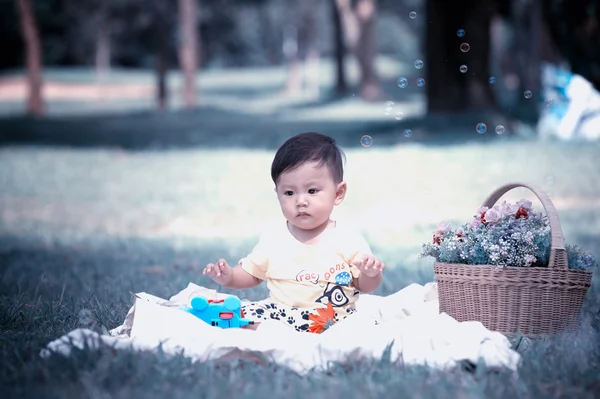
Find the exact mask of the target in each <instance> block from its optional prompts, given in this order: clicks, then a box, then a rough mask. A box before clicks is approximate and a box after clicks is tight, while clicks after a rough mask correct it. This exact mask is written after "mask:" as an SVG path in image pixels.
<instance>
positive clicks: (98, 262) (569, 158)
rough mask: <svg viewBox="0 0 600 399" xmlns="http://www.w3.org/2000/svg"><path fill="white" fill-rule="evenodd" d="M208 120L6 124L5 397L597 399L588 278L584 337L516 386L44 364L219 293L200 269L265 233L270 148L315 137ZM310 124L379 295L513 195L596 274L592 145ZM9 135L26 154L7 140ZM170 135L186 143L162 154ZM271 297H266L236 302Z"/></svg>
mask: <svg viewBox="0 0 600 399" xmlns="http://www.w3.org/2000/svg"><path fill="white" fill-rule="evenodd" d="M336 106H338V107H339V106H341V105H340V104H337V105H336ZM345 106H347V107H350V109H352V107H358V106H357V105H352V104H346V105H345ZM332 107H333V106H332ZM326 108H327V107H325V109H326ZM330 109H331V108H330ZM221 111H223V109H222V108H221ZM380 111H381V110H379V111H378V112H380ZM211 112H212V111H210V110H206V109H201V110H199V111H197V112H187V113H186V112H182V113H180V114H164V115H154V114H148V117H147V118H144V116H143V115H142V116H140V115H139V114H137V115H132V116H121V117H110V118H105V119H102V117H95V118H96V119H92V117H91V116H89V117H77V118H71V119H69V118H66V119H65V118H63V119H61V118H58V117H56V118H54V119H52V120H50V121H43V122H40V121H30V120H25V119H20V118H12V119H4V120H2V121H0V125H1V127H3V128H4V130H3V131H2V133H0V138H2V139H3V140H2V142H3V145H2V146H1V147H0V165H2V168H1V169H0V187H1V190H0V268H1V270H2V277H1V279H0V303H1V304H0V330H1V336H0V355H1V359H2V360H0V389H1V390H2V392H3V393H4V397H19V398H24V397H36V398H39V397H93V398H109V397H111V398H112V397H114V398H131V397H144V398H160V397H166V396H168V397H171V398H188V397H190V396H191V395H198V396H200V397H205V398H213V397H261V396H265V397H290V398H291V397H313V398H321V397H323V398H325V397H329V398H331V397H415V398H420V397H423V398H430V397H440V398H442V397H443V398H448V397H460V398H482V397H492V398H505V397H521V398H540V397H544V398H546V397H547V398H559V397H560V398H565V397H577V398H588V397H589V398H592V397H597V395H598V392H600V373H599V370H600V283H599V280H600V279H599V278H598V276H597V275H596V277H595V278H594V281H593V286H592V288H591V289H590V291H589V293H588V296H587V298H586V302H585V304H584V311H583V315H582V325H581V329H580V331H579V332H578V334H576V335H575V336H570V337H556V338H552V339H548V340H541V341H536V342H531V343H529V344H528V345H522V344H521V345H519V346H518V348H517V349H518V351H519V352H521V353H522V355H523V364H522V365H521V367H520V369H519V372H518V374H517V375H514V374H512V373H509V372H491V371H489V370H486V369H485V368H484V367H478V368H476V369H475V370H472V369H462V368H460V369H456V370H454V371H451V372H440V371H435V370H430V369H427V368H424V367H408V366H403V365H400V364H391V363H390V362H389V361H386V359H382V360H381V361H365V360H357V361H351V362H348V364H339V365H333V367H332V369H331V370H330V371H329V372H328V373H313V374H310V375H308V376H305V377H302V376H299V375H296V374H294V373H293V372H291V371H289V370H286V369H284V368H282V367H278V366H275V365H272V364H268V365H263V366H258V365H255V364H253V363H248V362H245V361H241V360H240V361H233V362H217V361H216V362H210V363H205V364H199V363H197V364H193V363H191V362H190V361H189V360H188V359H186V358H183V357H174V358H173V357H167V356H165V355H162V354H160V353H158V354H151V353H130V352H126V351H114V350H112V349H110V348H104V349H103V350H100V351H98V352H90V351H82V352H77V353H75V354H74V355H73V356H71V357H68V358H63V357H59V356H55V357H51V358H49V359H42V358H40V357H39V351H40V350H41V349H42V348H43V347H44V346H45V345H46V344H47V343H48V342H49V341H51V340H54V339H56V338H58V337H60V336H62V335H63V334H65V333H67V332H69V331H71V330H73V329H75V328H77V327H88V328H92V329H94V330H96V331H98V332H102V331H105V330H106V329H111V328H113V327H115V326H117V325H119V324H121V322H122V321H123V319H124V317H125V313H126V312H127V310H128V308H129V307H130V306H131V304H132V301H131V293H132V292H141V291H145V292H148V293H151V294H154V295H158V296H161V297H169V296H171V295H173V294H175V293H177V292H178V291H180V290H181V289H183V288H185V286H186V285H187V284H188V282H195V283H196V284H200V285H205V286H208V287H211V288H215V285H214V284H213V283H212V282H210V281H209V280H208V279H207V278H205V277H203V276H201V274H200V271H201V269H202V267H203V266H204V265H205V264H206V263H208V262H211V261H214V260H216V259H218V258H219V257H225V258H226V259H228V260H229V261H230V262H231V263H235V262H236V261H237V260H238V259H239V258H241V257H242V256H244V255H245V254H246V253H247V252H248V251H249V250H250V249H251V248H252V245H253V243H254V242H255V240H256V238H257V235H258V234H259V233H260V228H261V224H262V223H264V221H265V220H266V219H274V218H279V217H281V216H280V211H279V209H278V208H277V202H276V199H275V197H274V194H273V192H272V182H270V181H269V167H270V162H271V160H272V157H273V154H274V147H275V146H276V145H278V144H280V143H281V142H282V141H283V140H284V139H285V138H286V137H287V136H290V135H292V134H294V133H296V132H298V131H299V130H300V129H302V130H304V128H305V127H307V126H311V124H312V123H313V121H311V120H309V119H306V120H301V121H300V122H297V123H298V124H294V121H290V120H286V118H283V117H282V118H279V119H277V120H270V119H269V118H267V117H263V118H259V117H257V121H258V122H257V124H256V126H254V125H248V120H251V118H253V117H254V116H255V115H254V116H253V115H250V116H249V115H245V116H244V115H241V113H236V115H237V116H238V117H239V119H238V120H237V121H236V120H235V118H231V119H229V118H227V115H223V114H220V113H218V112H213V115H212V118H211ZM223 112H225V111H223ZM227 112H231V111H230V110H229V111H227ZM337 112H341V113H346V112H348V110H347V109H344V110H342V111H337ZM292 114H293V112H292ZM350 114H352V112H349V115H350ZM248 118H249V119H248ZM146 119H150V121H148V120H146ZM366 119H368V118H365V120H366ZM324 121H327V124H324ZM96 122H97V123H96ZM226 122H227V123H229V125H224V123H226ZM138 123H139V124H141V126H143V127H144V128H143V129H142V128H139V126H138V125H137V124H138ZM314 123H315V125H316V126H318V127H319V129H320V130H323V131H324V132H325V133H328V134H331V135H333V136H335V137H336V138H338V139H339V140H340V142H341V143H342V144H343V145H344V149H345V151H346V155H347V164H346V177H347V181H348V184H349V192H348V197H347V199H346V200H345V201H344V203H343V204H342V206H341V207H339V209H337V210H336V213H335V216H336V217H337V218H340V219H347V220H351V221H352V222H353V223H354V224H355V225H357V227H359V228H360V229H361V230H362V231H363V232H364V234H365V236H366V238H367V240H368V241H369V243H371V245H372V247H373V250H374V251H375V252H376V253H377V254H379V255H380V256H381V258H382V259H383V260H384V261H385V262H386V264H387V265H388V269H387V270H386V273H385V280H384V283H383V285H382V287H381V288H380V289H379V290H378V291H377V294H380V295H387V294H391V293H393V292H395V291H398V290H399V289H402V288H403V287H405V286H406V285H408V284H410V283H413V282H417V283H425V282H428V281H431V280H432V278H433V271H432V262H431V259H419V257H418V254H419V249H420V244H421V243H422V242H424V241H428V240H430V238H431V232H432V230H433V229H434V227H435V225H436V224H437V223H438V222H440V221H446V222H450V223H458V222H462V221H467V220H468V219H469V218H470V217H471V215H472V214H473V212H474V211H475V210H476V209H477V208H478V207H479V206H480V205H481V203H482V202H483V200H484V199H485V197H486V196H487V195H488V194H490V193H491V191H492V190H493V189H495V188H496V187H498V186H500V185H501V184H503V183H506V182H509V181H524V182H529V183H532V184H535V185H538V186H539V187H541V188H542V189H543V190H545V191H547V192H548V193H550V196H551V198H552V200H553V203H554V205H555V207H556V209H557V210H558V214H559V217H560V221H561V224H562V229H563V233H564V235H565V237H566V241H567V243H571V244H578V245H581V246H583V247H585V248H587V249H589V250H590V251H591V252H592V253H593V254H594V255H595V256H596V257H597V258H600V245H599V243H600V223H599V221H600V200H599V197H600V182H599V181H598V179H597V171H598V170H600V159H599V158H598V156H597V154H598V151H599V150H600V143H588V144H581V143H552V142H546V143H541V142H536V141H533V140H523V139H517V138H510V139H509V138H506V137H500V138H493V137H489V136H490V135H489V134H487V135H477V134H476V133H475V131H474V130H473V132H472V133H470V132H468V131H459V130H460V129H458V128H456V127H453V126H449V127H447V128H446V131H445V134H446V136H448V135H450V136H451V137H461V143H460V144H452V143H449V142H448V140H446V141H445V142H443V143H442V141H440V142H439V143H436V142H432V141H427V140H420V139H419V137H418V135H417V134H415V135H414V136H413V137H412V138H411V139H406V138H405V137H403V135H401V131H398V129H397V128H389V127H388V128H386V126H388V125H387V124H388V123H389V122H387V121H386V122H385V123H384V122H381V121H375V122H373V120H367V121H365V122H364V123H362V122H361V123H359V122H356V121H355V120H351V121H346V120H339V119H338V120H335V118H332V117H330V116H322V119H319V120H317V122H314ZM373 123H375V125H376V126H377V129H374V128H373V126H374V125H373ZM136 126H138V128H139V129H138V130H136V129H135V127H136ZM186 126H187V130H186V129H183V128H184V127H186ZM236 126H237V127H236ZM241 126H243V127H244V129H243V131H241V130H236V129H242V128H241ZM273 126H276V127H277V129H274V130H269V129H268V128H269V127H273ZM7 127H9V128H10V129H12V130H11V132H8V133H7V131H6V128H7ZM168 127H171V130H169V129H167V128H168ZM347 127H348V129H346V128H347ZM146 128H148V129H149V130H150V133H148V134H150V135H152V137H153V140H155V142H154V144H153V145H152V146H149V145H144V146H140V145H132V144H131V143H133V141H135V140H138V139H139V140H141V141H144V143H146V144H147V143H148V138H147V137H146V133H147V131H146ZM179 128H182V129H183V131H182V132H180V131H178V129H179ZM264 129H266V130H264ZM370 129H374V130H370ZM368 132H376V133H373V134H372V135H373V138H374V142H373V145H372V146H371V147H369V148H363V147H361V146H360V145H358V143H359V142H360V137H361V135H362V134H367V133H368ZM21 133H22V134H23V135H24V136H27V135H29V136H27V137H29V139H28V140H26V141H27V142H18V140H13V139H14V138H15V137H18V136H19V135H20V134H21ZM121 133H122V134H121ZM126 133H127V134H130V136H126ZM11 134H12V136H11V137H12V138H10V137H8V136H9V135H11ZM3 135H4V136H3ZM469 135H472V137H470V136H469ZM173 136H176V137H177V140H180V141H181V142H179V144H178V145H168V144H165V143H172V140H174V138H173ZM484 136H485V137H484ZM7 137H8V138H7ZM57 137H58V139H57ZM241 137H243V140H242V139H240V140H241V142H239V141H236V140H235V139H236V138H241ZM464 137H470V138H469V139H468V140H464ZM130 139H131V140H130ZM134 139H135V140H134ZM132 140H133V141H132ZM186 140H188V141H186ZM229 140H231V141H229ZM181 143H187V144H185V145H182V144H181ZM232 143H235V146H234V145H233V144H232ZM245 143H246V144H247V145H245ZM23 144H26V145H23ZM141 147H143V148H141ZM522 197H525V198H529V199H532V200H533V201H534V205H535V206H538V207H539V202H536V201H535V198H534V197H533V196H532V195H531V194H530V193H528V192H527V191H526V190H521V189H519V190H514V191H513V192H511V193H510V194H509V195H507V199H513V200H514V199H520V198H522ZM225 291H227V290H225ZM265 294H266V292H265V288H264V287H262V286H260V287H258V288H256V289H253V290H247V291H243V292H241V293H240V295H241V296H242V297H245V298H249V299H259V298H261V297H263V296H264V295H265Z"/></svg>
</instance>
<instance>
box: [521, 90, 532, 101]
mask: <svg viewBox="0 0 600 399" xmlns="http://www.w3.org/2000/svg"><path fill="white" fill-rule="evenodd" d="M523 95H524V96H525V98H526V99H528V100H529V99H530V98H531V96H532V94H531V90H525V92H524V93H523Z"/></svg>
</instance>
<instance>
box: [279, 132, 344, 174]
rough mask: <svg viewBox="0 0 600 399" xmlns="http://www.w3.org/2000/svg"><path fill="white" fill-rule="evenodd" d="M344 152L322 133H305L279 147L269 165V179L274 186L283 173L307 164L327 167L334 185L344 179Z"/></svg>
mask: <svg viewBox="0 0 600 399" xmlns="http://www.w3.org/2000/svg"><path fill="white" fill-rule="evenodd" d="M342 158H344V160H345V154H344V152H343V151H342V150H341V149H340V148H339V147H338V146H337V144H336V142H335V140H334V139H333V138H331V137H329V136H326V135H324V134H322V133H316V132H305V133H300V134H298V135H296V136H294V137H291V138H289V139H288V140H287V141H286V142H285V143H283V144H282V145H281V147H279V149H278V150H277V153H276V154H275V158H274V159H273V163H272V164H271V178H272V179H273V182H274V183H275V185H277V182H278V181H279V176H281V174H282V173H283V172H287V171H289V170H293V169H296V168H298V167H300V166H301V165H303V164H305V163H307V162H318V164H319V166H323V165H327V167H328V168H329V171H330V173H331V176H332V177H333V180H334V181H335V183H336V184H337V183H339V182H341V181H342V180H343V179H344V165H343V162H342Z"/></svg>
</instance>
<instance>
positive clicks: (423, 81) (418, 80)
mask: <svg viewBox="0 0 600 399" xmlns="http://www.w3.org/2000/svg"><path fill="white" fill-rule="evenodd" d="M417 86H419V87H423V86H425V79H423V78H419V79H417Z"/></svg>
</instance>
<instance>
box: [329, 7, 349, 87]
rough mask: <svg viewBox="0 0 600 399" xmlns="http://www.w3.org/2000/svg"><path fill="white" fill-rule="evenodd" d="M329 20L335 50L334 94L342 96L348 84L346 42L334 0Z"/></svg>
mask: <svg viewBox="0 0 600 399" xmlns="http://www.w3.org/2000/svg"><path fill="white" fill-rule="evenodd" d="M330 4H331V18H332V22H333V28H334V34H333V40H334V43H333V48H334V49H335V76H336V79H335V92H336V94H338V95H343V94H346V93H347V92H348V83H347V82H346V64H345V61H346V42H345V41H344V27H343V25H342V17H341V15H340V11H339V9H338V6H337V1H336V0H331V1H330Z"/></svg>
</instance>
